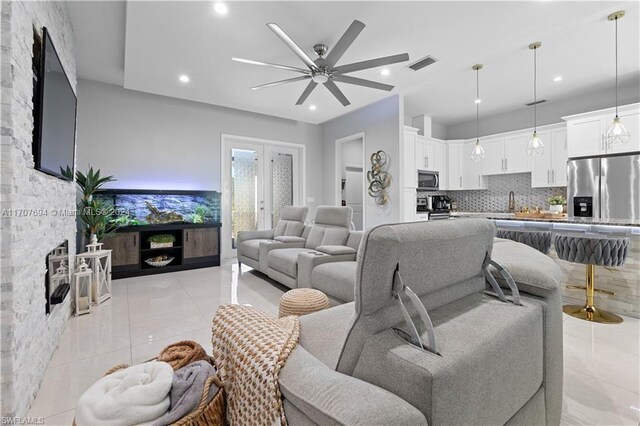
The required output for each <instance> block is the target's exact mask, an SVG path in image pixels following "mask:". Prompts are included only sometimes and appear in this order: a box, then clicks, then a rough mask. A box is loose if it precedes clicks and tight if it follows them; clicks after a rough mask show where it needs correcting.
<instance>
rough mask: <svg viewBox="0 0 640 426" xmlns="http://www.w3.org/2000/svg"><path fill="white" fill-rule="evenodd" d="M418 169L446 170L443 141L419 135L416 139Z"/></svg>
mask: <svg viewBox="0 0 640 426" xmlns="http://www.w3.org/2000/svg"><path fill="white" fill-rule="evenodd" d="M415 163H416V169H417V170H430V171H438V172H441V173H442V172H443V171H444V167H443V166H444V147H443V142H442V141H438V140H437V139H432V138H427V137H424V136H420V135H418V137H417V139H416V158H415Z"/></svg>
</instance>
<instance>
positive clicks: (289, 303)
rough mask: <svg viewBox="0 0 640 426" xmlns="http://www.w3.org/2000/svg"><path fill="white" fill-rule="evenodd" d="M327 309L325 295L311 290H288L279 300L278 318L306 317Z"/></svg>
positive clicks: (327, 300)
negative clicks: (290, 316)
mask: <svg viewBox="0 0 640 426" xmlns="http://www.w3.org/2000/svg"><path fill="white" fill-rule="evenodd" d="M327 308H329V299H328V298H327V295H326V294H324V293H323V292H321V291H320V290H315V289H312V288H296V289H293V290H289V291H288V292H286V293H285V294H283V295H282V297H281V298H280V309H279V311H278V318H282V317H287V316H289V315H298V316H299V315H306V314H311V313H313V312H317V311H321V310H323V309H327Z"/></svg>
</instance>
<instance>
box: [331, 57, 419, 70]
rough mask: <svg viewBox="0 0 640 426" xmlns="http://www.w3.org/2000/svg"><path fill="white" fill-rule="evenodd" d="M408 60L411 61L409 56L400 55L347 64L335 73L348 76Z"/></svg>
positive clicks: (338, 68)
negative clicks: (351, 73) (355, 72)
mask: <svg viewBox="0 0 640 426" xmlns="http://www.w3.org/2000/svg"><path fill="white" fill-rule="evenodd" d="M408 60H409V54H408V53H401V54H399V55H392V56H385V57H384V58H377V59H369V60H368V61H362V62H354V63H353V64H347V65H340V66H339V67H337V68H336V69H335V70H334V71H333V72H337V73H340V74H347V73H350V72H354V71H360V70H366V69H368V68H376V67H381V66H383V65H391V64H395V63H398V62H404V61H408Z"/></svg>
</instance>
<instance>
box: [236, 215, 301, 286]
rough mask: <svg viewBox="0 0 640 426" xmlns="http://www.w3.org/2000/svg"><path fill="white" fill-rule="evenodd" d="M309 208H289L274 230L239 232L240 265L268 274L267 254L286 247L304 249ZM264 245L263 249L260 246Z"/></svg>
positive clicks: (238, 255)
mask: <svg viewBox="0 0 640 426" xmlns="http://www.w3.org/2000/svg"><path fill="white" fill-rule="evenodd" d="M308 211H309V209H308V208H307V207H296V206H287V207H284V208H283V209H282V212H281V213H280V220H279V221H278V223H277V224H276V227H275V228H274V229H265V230H262V231H240V232H238V251H237V258H238V265H241V264H243V263H244V264H245V265H248V266H251V267H252V268H253V269H257V270H258V271H260V272H262V273H264V274H266V273H267V253H268V252H269V251H270V250H274V249H277V248H284V247H304V243H305V239H304V238H303V232H304V229H305V225H304V221H305V219H306V218H307V212H308ZM261 243H263V244H262V249H261V247H260V245H261Z"/></svg>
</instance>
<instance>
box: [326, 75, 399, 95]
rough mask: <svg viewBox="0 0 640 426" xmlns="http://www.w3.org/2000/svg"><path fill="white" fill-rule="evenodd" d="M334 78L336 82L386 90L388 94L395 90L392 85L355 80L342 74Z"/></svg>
mask: <svg viewBox="0 0 640 426" xmlns="http://www.w3.org/2000/svg"><path fill="white" fill-rule="evenodd" d="M332 78H333V80H334V81H339V82H340V83H347V84H355V85H356V86H364V87H371V88H372V89H379V90H386V91H387V92H390V91H391V90H393V86H392V85H390V84H384V83H378V82H377V81H371V80H365V79H364V78H355V77H349V76H348V75H340V74H337V75H334V76H333V77H332Z"/></svg>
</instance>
